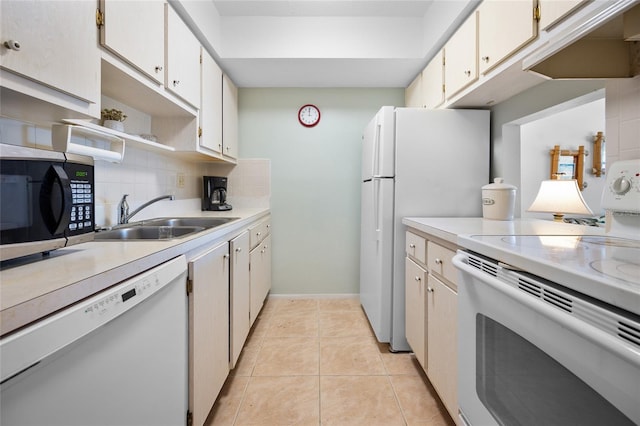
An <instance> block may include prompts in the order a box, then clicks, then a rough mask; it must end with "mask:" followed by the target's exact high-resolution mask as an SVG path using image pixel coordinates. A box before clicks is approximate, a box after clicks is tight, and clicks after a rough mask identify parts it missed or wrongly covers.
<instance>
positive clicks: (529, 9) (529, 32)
mask: <svg viewBox="0 0 640 426" xmlns="http://www.w3.org/2000/svg"><path fill="white" fill-rule="evenodd" d="M535 2H536V0H517V1H503V0H484V1H483V2H482V4H480V7H479V8H478V16H479V18H478V19H479V20H478V46H479V47H478V50H479V57H480V65H479V66H480V72H481V73H482V74H484V73H486V72H487V71H489V70H491V69H492V68H493V67H495V66H496V65H498V64H499V63H500V62H502V61H503V60H504V59H506V58H507V57H508V56H509V55H511V54H512V53H514V52H516V51H517V50H518V49H520V48H521V47H522V46H524V45H525V44H527V43H528V42H529V41H531V40H533V39H534V38H535V37H536V35H537V33H538V25H537V21H536V19H535V18H534V6H535Z"/></svg>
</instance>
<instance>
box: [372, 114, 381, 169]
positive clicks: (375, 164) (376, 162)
mask: <svg viewBox="0 0 640 426" xmlns="http://www.w3.org/2000/svg"><path fill="white" fill-rule="evenodd" d="M381 128H382V125H381V124H380V123H376V135H375V138H374V141H373V157H372V158H371V161H372V164H371V174H372V175H373V176H376V175H378V174H379V172H380V133H381Z"/></svg>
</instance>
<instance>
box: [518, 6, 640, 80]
mask: <svg viewBox="0 0 640 426" xmlns="http://www.w3.org/2000/svg"><path fill="white" fill-rule="evenodd" d="M545 35H548V36H549V43H547V44H546V45H544V46H543V47H542V48H541V49H539V50H538V51H536V52H534V53H533V54H532V55H530V56H529V57H528V58H526V59H525V60H524V61H523V69H525V70H527V71H531V72H534V73H537V74H541V75H544V76H546V77H548V78H551V79H604V78H630V77H634V76H636V75H640V3H638V1H628V2H627V1H618V2H611V3H610V5H609V6H607V7H605V8H603V9H602V10H600V11H598V13H595V14H594V16H592V17H590V19H588V20H586V21H583V22H580V23H577V24H576V25H575V26H572V27H569V28H563V29H562V30H561V31H560V32H559V34H554V32H553V29H551V30H550V31H549V33H548V34H545Z"/></svg>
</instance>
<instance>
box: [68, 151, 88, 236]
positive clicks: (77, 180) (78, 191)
mask: <svg viewBox="0 0 640 426" xmlns="http://www.w3.org/2000/svg"><path fill="white" fill-rule="evenodd" d="M65 169H66V172H67V175H68V176H69V181H70V182H71V195H72V199H73V202H72V205H71V216H70V220H69V226H68V232H67V233H68V235H77V234H84V233H87V232H93V231H94V228H95V226H94V224H95V221H94V213H95V212H94V205H95V204H94V199H95V191H94V188H95V186H94V181H93V166H87V165H84V164H78V163H66V165H65Z"/></svg>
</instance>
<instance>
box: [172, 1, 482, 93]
mask: <svg viewBox="0 0 640 426" xmlns="http://www.w3.org/2000/svg"><path fill="white" fill-rule="evenodd" d="M188 1H189V0H182V3H183V4H186V3H187V2H188ZM477 1H478V0H411V1H404V0H289V1H274V0H211V2H212V3H213V6H214V8H213V10H212V11H211V13H212V14H214V15H217V16H214V17H212V18H215V22H216V23H218V27H219V28H218V29H219V32H216V33H215V35H216V36H217V39H216V40H213V41H212V43H211V46H210V49H209V50H213V51H214V52H213V53H214V57H215V58H216V61H217V62H218V63H219V65H220V66H221V68H223V70H224V71H225V72H226V73H227V74H228V75H229V76H230V77H231V78H232V80H233V81H234V82H235V83H236V85H238V86H239V87H406V86H407V85H408V84H409V83H410V82H411V81H412V80H413V79H414V78H415V76H416V75H417V74H418V73H419V72H420V71H421V70H422V69H423V68H424V66H425V65H426V64H427V62H428V61H429V59H431V57H433V56H434V55H435V53H437V51H438V50H439V49H440V48H441V47H442V45H443V44H444V42H445V41H446V40H447V38H448V37H449V36H450V35H451V34H452V33H453V32H454V31H455V29H456V28H457V27H458V26H459V25H460V23H461V22H462V21H463V20H464V19H465V18H466V17H467V16H468V15H469V14H470V13H471V11H472V10H473V9H474V8H475V6H476V5H477ZM190 14H191V15H193V13H190ZM192 19H194V20H195V21H198V19H200V20H202V18H198V17H196V16H192ZM210 38H211V37H208V39H210Z"/></svg>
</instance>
